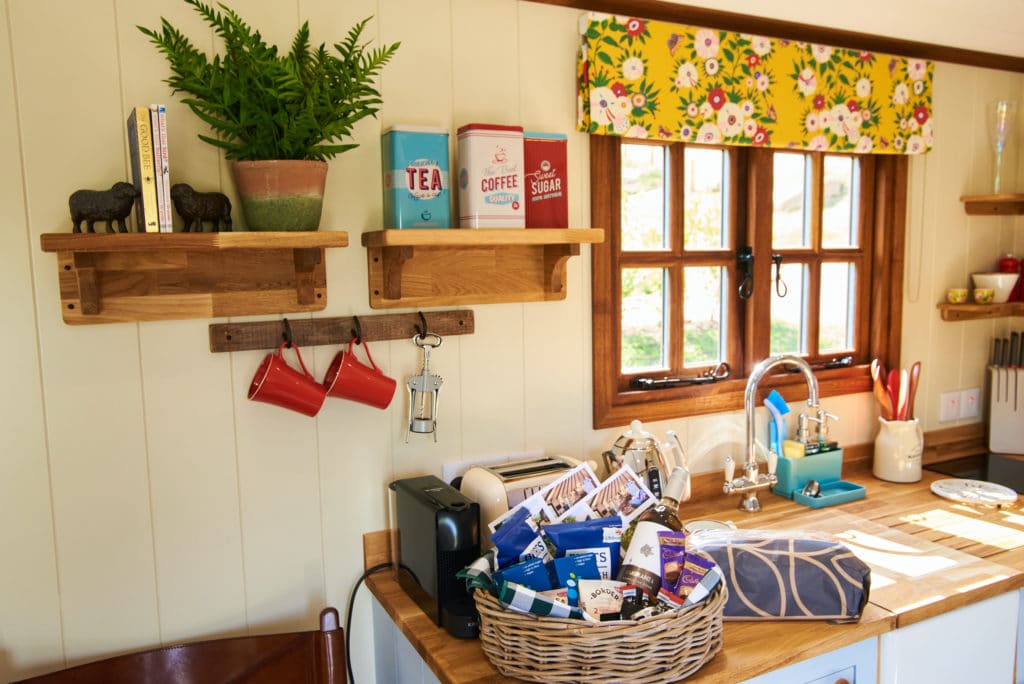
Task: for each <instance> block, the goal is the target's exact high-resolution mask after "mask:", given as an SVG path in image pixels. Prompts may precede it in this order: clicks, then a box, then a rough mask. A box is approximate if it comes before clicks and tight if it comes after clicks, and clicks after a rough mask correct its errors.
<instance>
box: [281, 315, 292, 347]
mask: <svg viewBox="0 0 1024 684" xmlns="http://www.w3.org/2000/svg"><path fill="white" fill-rule="evenodd" d="M281 337H283V338H284V343H285V346H286V347H288V348H289V349H291V348H292V324H291V323H289V322H288V319H287V318H286V319H284V332H283V333H282V334H281Z"/></svg>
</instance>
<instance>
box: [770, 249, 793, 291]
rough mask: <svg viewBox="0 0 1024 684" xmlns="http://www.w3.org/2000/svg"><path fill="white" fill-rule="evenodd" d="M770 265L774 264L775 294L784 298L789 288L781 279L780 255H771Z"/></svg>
mask: <svg viewBox="0 0 1024 684" xmlns="http://www.w3.org/2000/svg"><path fill="white" fill-rule="evenodd" d="M772 263H773V264H775V294H777V295H778V296H779V297H785V296H786V295H787V294H789V287H788V286H787V285H786V281H784V280H783V279H782V255H781V254H772Z"/></svg>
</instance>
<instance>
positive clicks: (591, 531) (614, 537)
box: [544, 515, 622, 579]
mask: <svg viewBox="0 0 1024 684" xmlns="http://www.w3.org/2000/svg"><path fill="white" fill-rule="evenodd" d="M544 535H545V536H546V537H547V538H548V540H549V541H550V542H551V545H552V546H553V547H554V549H555V551H554V555H555V558H561V557H563V556H566V555H574V554H581V553H593V554H594V555H595V556H596V557H597V567H598V569H599V570H600V571H601V577H600V579H611V578H613V577H615V576H616V575H617V574H618V571H619V539H620V537H621V536H622V518H620V517H619V516H617V515H613V516H610V517H607V518H594V519H593V520H581V521H578V522H569V523H557V524H554V525H546V526H545V527H544ZM587 579H590V578H587Z"/></svg>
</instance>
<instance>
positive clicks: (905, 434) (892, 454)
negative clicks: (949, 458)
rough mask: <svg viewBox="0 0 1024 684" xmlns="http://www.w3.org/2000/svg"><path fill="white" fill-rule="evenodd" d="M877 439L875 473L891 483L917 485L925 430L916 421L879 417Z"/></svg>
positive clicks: (879, 477)
mask: <svg viewBox="0 0 1024 684" xmlns="http://www.w3.org/2000/svg"><path fill="white" fill-rule="evenodd" d="M878 423H879V425H880V429H879V430H878V437H876V438H875V460H874V467H873V469H872V472H873V473H874V475H875V477H877V478H878V479H880V480H888V481H889V482H917V481H919V480H920V479H921V452H922V451H923V450H924V431H923V430H922V429H921V424H920V423H919V422H918V421H917V419H916V418H915V419H914V420H886V419H885V418H879V419H878Z"/></svg>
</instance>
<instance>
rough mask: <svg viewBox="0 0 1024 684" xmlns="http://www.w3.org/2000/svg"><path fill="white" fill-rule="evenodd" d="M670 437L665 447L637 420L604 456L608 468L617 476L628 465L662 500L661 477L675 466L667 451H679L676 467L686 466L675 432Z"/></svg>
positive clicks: (687, 492)
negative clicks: (620, 469) (668, 457)
mask: <svg viewBox="0 0 1024 684" xmlns="http://www.w3.org/2000/svg"><path fill="white" fill-rule="evenodd" d="M668 436H669V439H670V441H669V442H666V443H665V444H664V445H662V444H660V443H659V442H658V440H657V439H656V438H655V437H654V435H652V434H651V433H650V432H647V431H646V430H644V426H643V423H641V422H640V421H639V420H634V421H633V422H631V423H630V424H629V429H628V430H626V432H624V433H623V434H622V435H621V436H620V437H619V438H618V439H617V440H615V444H613V445H612V447H611V449H608V450H607V451H605V452H603V453H602V454H601V456H602V458H603V459H604V465H605V468H606V469H607V470H608V472H609V473H614V472H615V471H617V470H618V469H619V468H621V467H622V466H624V465H628V466H629V467H630V469H631V470H632V471H633V472H635V473H636V474H637V475H639V476H640V477H642V478H644V480H645V481H646V482H647V486H648V488H649V489H650V490H651V493H652V494H654V495H655V496H656V497H658V498H659V499H660V498H661V492H662V483H663V475H662V474H663V473H664V474H665V477H667V473H668V472H669V471H671V469H672V468H671V467H670V465H672V464H670V463H669V462H668V459H666V451H669V452H672V451H676V453H677V455H678V458H677V459H674V460H678V463H676V464H674V465H679V466H682V467H685V466H686V462H685V461H686V457H685V455H684V453H683V450H682V445H681V444H680V443H679V438H678V437H677V436H676V435H675V433H673V432H672V431H669V432H668ZM673 442H674V443H673ZM687 480H689V478H687ZM688 498H689V483H687V487H686V496H685V497H684V498H683V500H684V501H685V500H686V499H688Z"/></svg>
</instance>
